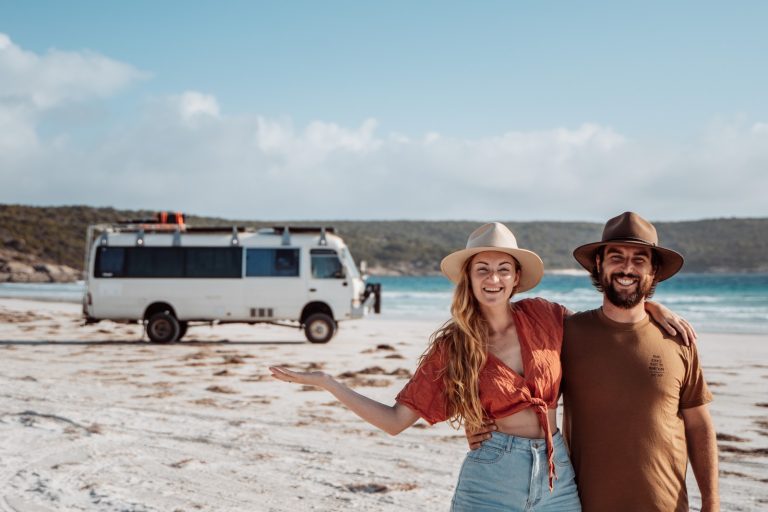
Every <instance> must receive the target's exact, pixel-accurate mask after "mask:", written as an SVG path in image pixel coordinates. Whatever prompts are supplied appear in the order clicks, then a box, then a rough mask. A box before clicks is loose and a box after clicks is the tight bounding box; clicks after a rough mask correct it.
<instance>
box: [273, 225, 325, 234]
mask: <svg viewBox="0 0 768 512" xmlns="http://www.w3.org/2000/svg"><path fill="white" fill-rule="evenodd" d="M286 228H287V229H288V231H290V232H291V233H293V234H295V233H321V232H323V231H325V232H326V233H336V228H335V227H333V226H272V231H273V232H274V233H275V234H277V235H282V234H283V231H285V230H286ZM267 229H269V228H267Z"/></svg>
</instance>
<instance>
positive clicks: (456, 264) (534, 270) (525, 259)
mask: <svg viewBox="0 0 768 512" xmlns="http://www.w3.org/2000/svg"><path fill="white" fill-rule="evenodd" d="M486 251H494V252H503V253H506V254H509V255H511V256H513V257H514V258H515V259H516V260H517V261H518V262H519V263H520V282H519V283H518V284H517V288H516V289H515V293H521V292H525V291H528V290H530V289H532V288H535V287H536V285H538V284H539V282H540V281H541V277H542V276H543V275H544V262H542V261H541V258H539V255H538V254H536V253H535V252H532V251H528V250H526V249H512V248H505V247H473V248H471V249H462V250H460V251H456V252H453V253H451V254H449V255H448V256H446V257H445V258H443V261H441V262H440V270H442V271H443V274H444V275H445V277H447V278H448V279H450V280H451V281H453V282H454V283H458V282H459V279H461V271H462V269H463V268H464V263H465V262H466V261H467V260H468V259H469V258H471V257H472V256H474V255H475V254H478V253H481V252H486Z"/></svg>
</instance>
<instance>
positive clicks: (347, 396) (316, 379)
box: [269, 366, 419, 436]
mask: <svg viewBox="0 0 768 512" xmlns="http://www.w3.org/2000/svg"><path fill="white" fill-rule="evenodd" d="M269 371H270V372H272V376H273V377H274V378H276V379H278V380H282V381H283V382H295V383H298V384H306V385H309V386H317V387H319V388H323V389H324V390H326V391H328V392H329V393H331V394H332V395H333V396H335V397H336V398H337V399H338V400H339V402H341V403H343V404H344V405H346V406H347V407H348V408H349V409H350V410H351V411H352V412H354V413H355V414H357V415H358V416H360V417H361V418H362V419H364V420H365V421H367V422H368V423H370V424H371V425H373V426H374V427H378V428H380V429H381V430H383V431H384V432H386V433H387V434H390V435H393V436H396V435H397V434H399V433H400V432H402V431H403V430H405V429H406V428H408V427H410V426H411V425H413V424H414V423H415V422H416V420H418V419H419V415H418V414H417V413H416V412H415V411H414V410H413V409H411V408H410V407H408V406H406V405H403V404H400V403H396V404H395V405H393V406H389V405H385V404H383V403H381V402H377V401H376V400H372V399H370V398H368V397H367V396H363V395H361V394H360V393H358V392H356V391H353V390H352V389H350V388H349V387H347V386H345V385H344V384H342V383H341V382H338V381H337V380H335V379H334V378H333V377H331V376H330V375H328V374H327V373H324V372H294V371H291V370H288V369H286V368H281V367H279V366H270V367H269Z"/></svg>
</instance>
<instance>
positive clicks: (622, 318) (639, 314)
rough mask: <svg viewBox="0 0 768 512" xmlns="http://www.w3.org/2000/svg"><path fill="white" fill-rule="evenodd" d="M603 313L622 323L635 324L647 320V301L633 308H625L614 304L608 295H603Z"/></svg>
mask: <svg viewBox="0 0 768 512" xmlns="http://www.w3.org/2000/svg"><path fill="white" fill-rule="evenodd" d="M603 314H604V315H605V316H607V317H608V318H610V319H611V320H613V321H614V322H619V323H621V324H634V323H637V322H639V321H641V320H645V317H646V316H648V314H647V313H646V312H645V301H643V302H641V303H640V304H638V305H637V306H635V307H633V308H630V309H624V308H620V307H618V306H616V305H614V304H613V303H612V302H611V301H609V300H608V297H606V296H603Z"/></svg>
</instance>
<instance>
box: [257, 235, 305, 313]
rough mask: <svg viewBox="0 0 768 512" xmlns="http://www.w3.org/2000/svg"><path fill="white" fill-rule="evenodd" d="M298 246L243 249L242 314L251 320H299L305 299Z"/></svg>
mask: <svg viewBox="0 0 768 512" xmlns="http://www.w3.org/2000/svg"><path fill="white" fill-rule="evenodd" d="M300 268H301V250H300V249H299V248H298V247H275V248H271V247H264V248H262V247H258V248H247V249H246V250H245V274H244V275H245V278H244V288H243V289H244V292H243V299H244V300H243V304H244V306H245V311H244V315H243V316H244V317H245V318H248V319H251V320H299V316H300V315H301V310H302V308H303V307H304V304H306V303H307V289H306V285H305V284H304V280H303V279H302V278H301V273H300V271H299V270H300Z"/></svg>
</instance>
